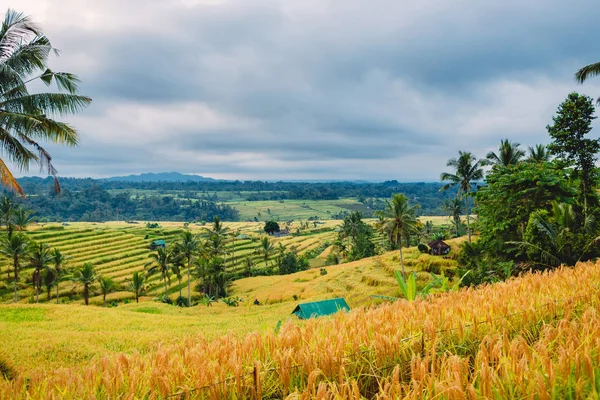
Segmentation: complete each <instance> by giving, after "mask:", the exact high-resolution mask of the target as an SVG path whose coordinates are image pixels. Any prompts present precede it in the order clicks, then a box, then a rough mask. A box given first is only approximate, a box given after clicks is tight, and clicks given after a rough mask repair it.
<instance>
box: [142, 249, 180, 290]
mask: <svg viewBox="0 0 600 400" xmlns="http://www.w3.org/2000/svg"><path fill="white" fill-rule="evenodd" d="M148 258H151V259H152V261H150V262H148V263H147V264H146V268H148V275H152V274H154V273H155V272H158V273H160V277H161V279H162V280H163V282H164V284H165V297H166V296H168V295H169V286H168V284H167V279H169V272H170V271H171V265H172V262H173V252H172V251H171V250H167V249H164V248H162V247H159V248H157V249H156V253H150V254H149V255H148Z"/></svg>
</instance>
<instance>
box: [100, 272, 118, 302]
mask: <svg viewBox="0 0 600 400" xmlns="http://www.w3.org/2000/svg"><path fill="white" fill-rule="evenodd" d="M98 283H99V284H100V291H101V292H102V301H103V305H104V307H106V295H107V294H109V293H112V292H114V291H115V290H116V289H117V287H118V286H117V283H116V282H115V281H113V280H112V278H109V277H108V276H100V277H99V278H98Z"/></svg>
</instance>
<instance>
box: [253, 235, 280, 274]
mask: <svg viewBox="0 0 600 400" xmlns="http://www.w3.org/2000/svg"><path fill="white" fill-rule="evenodd" d="M255 251H256V253H257V254H259V255H261V256H262V257H263V259H264V260H265V268H268V267H269V264H267V262H268V261H269V257H270V256H271V255H272V254H273V253H275V246H273V243H271V241H270V240H269V238H268V236H264V237H263V238H262V239H261V240H260V246H259V247H258V248H257V249H256V250H255Z"/></svg>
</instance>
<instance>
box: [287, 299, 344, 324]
mask: <svg viewBox="0 0 600 400" xmlns="http://www.w3.org/2000/svg"><path fill="white" fill-rule="evenodd" d="M340 310H346V311H350V307H349V306H348V304H347V303H346V300H344V299H343V298H341V297H339V298H337V299H331V300H322V301H314V302H311V303H302V304H298V305H297V306H296V308H294V311H292V314H294V315H296V316H297V317H298V318H300V319H308V318H311V317H321V316H323V315H330V314H335V313H336V312H338V311H340Z"/></svg>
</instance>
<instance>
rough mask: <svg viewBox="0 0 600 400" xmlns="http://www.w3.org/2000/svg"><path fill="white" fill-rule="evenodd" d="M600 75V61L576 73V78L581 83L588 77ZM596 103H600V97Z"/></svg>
mask: <svg viewBox="0 0 600 400" xmlns="http://www.w3.org/2000/svg"><path fill="white" fill-rule="evenodd" d="M597 75H600V62H597V63H594V64H590V65H586V66H585V67H583V68H581V69H580V70H579V71H577V72H576V73H575V80H576V81H577V82H579V83H583V82H585V81H586V80H587V79H588V78H592V77H594V76H597ZM596 103H597V104H598V105H600V97H598V100H596Z"/></svg>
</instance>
